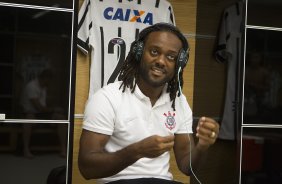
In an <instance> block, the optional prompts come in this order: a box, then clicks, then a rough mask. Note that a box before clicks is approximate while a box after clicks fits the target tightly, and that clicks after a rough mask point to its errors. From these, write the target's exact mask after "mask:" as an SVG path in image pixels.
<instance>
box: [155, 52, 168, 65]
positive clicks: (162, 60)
mask: <svg viewBox="0 0 282 184" xmlns="http://www.w3.org/2000/svg"><path fill="white" fill-rule="evenodd" d="M165 60H166V57H165V55H163V54H161V55H159V56H158V58H157V59H156V63H157V64H158V65H159V66H164V65H165Z"/></svg>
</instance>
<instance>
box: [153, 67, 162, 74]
mask: <svg viewBox="0 0 282 184" xmlns="http://www.w3.org/2000/svg"><path fill="white" fill-rule="evenodd" d="M153 71H154V72H157V73H164V71H163V70H162V69H159V68H153Z"/></svg>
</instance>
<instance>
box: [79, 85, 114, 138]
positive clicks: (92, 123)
mask: <svg viewBox="0 0 282 184" xmlns="http://www.w3.org/2000/svg"><path fill="white" fill-rule="evenodd" d="M114 117H115V112H114V109H113V106H112V104H111V102H110V100H109V99H108V98H107V97H106V94H105V93H104V91H103V89H101V90H99V91H97V93H95V94H94V95H92V96H91V97H90V98H89V99H88V101H87V104H86V107H85V113H84V121H83V126H82V128H83V129H86V130H89V131H93V132H97V133H101V134H106V135H112V132H113V130H114Z"/></svg>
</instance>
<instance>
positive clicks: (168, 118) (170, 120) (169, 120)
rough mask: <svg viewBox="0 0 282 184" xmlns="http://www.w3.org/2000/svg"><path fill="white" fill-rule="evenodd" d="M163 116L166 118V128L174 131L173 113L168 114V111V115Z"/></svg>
mask: <svg viewBox="0 0 282 184" xmlns="http://www.w3.org/2000/svg"><path fill="white" fill-rule="evenodd" d="M164 116H165V117H166V121H165V126H166V128H168V129H169V130H172V129H174V128H175V125H176V122H175V119H174V116H175V113H170V111H168V113H164Z"/></svg>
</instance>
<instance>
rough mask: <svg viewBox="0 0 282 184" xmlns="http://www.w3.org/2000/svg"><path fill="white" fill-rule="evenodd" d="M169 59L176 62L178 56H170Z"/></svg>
mask: <svg viewBox="0 0 282 184" xmlns="http://www.w3.org/2000/svg"><path fill="white" fill-rule="evenodd" d="M167 58H168V59H169V60H171V61H175V59H176V56H175V55H168V56H167Z"/></svg>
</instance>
